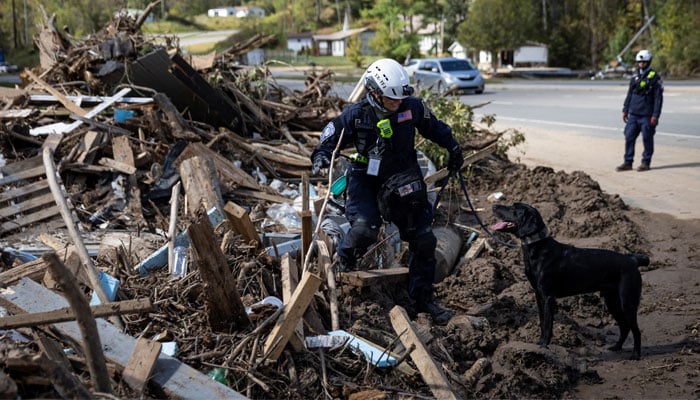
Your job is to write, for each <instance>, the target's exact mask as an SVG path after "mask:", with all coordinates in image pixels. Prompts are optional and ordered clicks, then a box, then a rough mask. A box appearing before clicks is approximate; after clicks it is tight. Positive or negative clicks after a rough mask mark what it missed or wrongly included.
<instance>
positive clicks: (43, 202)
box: [0, 192, 56, 218]
mask: <svg viewBox="0 0 700 400" xmlns="http://www.w3.org/2000/svg"><path fill="white" fill-rule="evenodd" d="M52 204H53V205H55V204H56V201H55V200H54V198H53V195H52V194H51V192H48V193H45V194H42V195H39V196H35V197H30V198H29V199H27V200H25V201H22V202H19V203H14V204H10V205H9V206H7V207H3V208H0V218H9V217H12V216H13V215H17V214H20V213H24V214H26V213H28V212H29V210H32V209H35V208H39V207H44V206H48V205H52Z"/></svg>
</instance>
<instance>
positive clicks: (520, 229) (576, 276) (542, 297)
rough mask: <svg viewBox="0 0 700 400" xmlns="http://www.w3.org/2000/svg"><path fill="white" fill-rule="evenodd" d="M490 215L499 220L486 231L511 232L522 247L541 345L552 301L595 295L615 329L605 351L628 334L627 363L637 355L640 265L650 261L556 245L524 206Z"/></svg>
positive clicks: (548, 330) (546, 339) (547, 334)
mask: <svg viewBox="0 0 700 400" xmlns="http://www.w3.org/2000/svg"><path fill="white" fill-rule="evenodd" d="M493 213H494V214H495V215H496V216H497V217H498V218H500V219H502V221H501V222H498V223H496V224H494V225H493V226H492V227H491V229H492V230H494V231H503V232H508V233H512V234H514V235H516V236H518V238H520V241H521V243H522V252H523V261H524V263H525V274H526V275H527V279H528V280H529V281H530V284H531V285H532V288H533V289H534V290H535V295H536V297H537V308H538V311H539V317H540V340H539V344H540V345H542V346H547V345H548V344H549V343H550V341H551V340H552V325H553V323H554V314H555V312H556V299H557V298H559V297H566V296H572V295H576V294H582V293H590V292H596V291H600V294H601V295H602V296H603V298H604V299H605V304H606V305H607V307H608V310H609V311H610V313H611V314H612V316H613V317H614V318H615V321H616V322H617V325H618V326H619V327H620V338H619V340H618V341H617V343H616V344H615V345H613V346H612V347H610V348H609V350H612V351H620V350H621V349H622V344H623V343H624V342H625V339H627V335H628V334H629V332H630V330H632V336H633V338H634V351H633V352H632V359H635V360H638V359H639V358H640V357H641V343H640V342H641V333H640V332H639V326H638V325H637V309H638V308H639V299H640V297H641V294H642V276H641V274H640V272H639V266H642V265H649V257H647V256H645V255H642V254H621V253H618V252H615V251H611V250H603V249H582V248H577V247H574V246H570V245H566V244H562V243H559V242H557V241H556V240H554V239H553V238H552V237H551V236H549V231H548V230H547V227H546V225H545V223H544V221H543V220H542V217H541V216H540V213H539V212H538V211H537V210H536V209H535V208H534V207H532V206H530V205H528V204H525V203H515V204H513V205H512V206H504V205H498V204H497V205H494V206H493Z"/></svg>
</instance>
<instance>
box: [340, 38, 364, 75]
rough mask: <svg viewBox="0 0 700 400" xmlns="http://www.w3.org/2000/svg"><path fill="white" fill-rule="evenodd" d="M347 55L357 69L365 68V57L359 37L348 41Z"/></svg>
mask: <svg viewBox="0 0 700 400" xmlns="http://www.w3.org/2000/svg"><path fill="white" fill-rule="evenodd" d="M345 55H346V56H347V57H348V60H350V61H351V62H352V63H353V64H354V65H355V66H356V67H357V68H360V67H362V66H364V63H365V57H364V56H363V55H362V40H361V39H360V37H359V36H353V37H351V38H350V40H348V47H347V49H345Z"/></svg>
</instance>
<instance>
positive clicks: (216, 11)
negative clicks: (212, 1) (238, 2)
mask: <svg viewBox="0 0 700 400" xmlns="http://www.w3.org/2000/svg"><path fill="white" fill-rule="evenodd" d="M207 15H208V16H210V17H237V18H246V17H264V16H265V10H263V9H262V8H260V7H248V6H239V7H219V8H211V9H209V10H208V11H207Z"/></svg>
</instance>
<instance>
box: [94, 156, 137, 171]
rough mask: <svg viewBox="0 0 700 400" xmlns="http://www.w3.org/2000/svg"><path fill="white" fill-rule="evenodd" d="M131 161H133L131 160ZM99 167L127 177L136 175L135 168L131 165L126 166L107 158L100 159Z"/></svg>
mask: <svg viewBox="0 0 700 400" xmlns="http://www.w3.org/2000/svg"><path fill="white" fill-rule="evenodd" d="M132 161H133V160H132ZM99 163H100V165H103V166H105V167H109V168H111V169H113V170H115V171H119V172H123V173H125V174H127V175H133V174H135V173H136V167H134V166H133V165H128V164H125V163H123V162H119V161H117V160H115V159H112V158H109V157H102V158H100V161H99Z"/></svg>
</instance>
